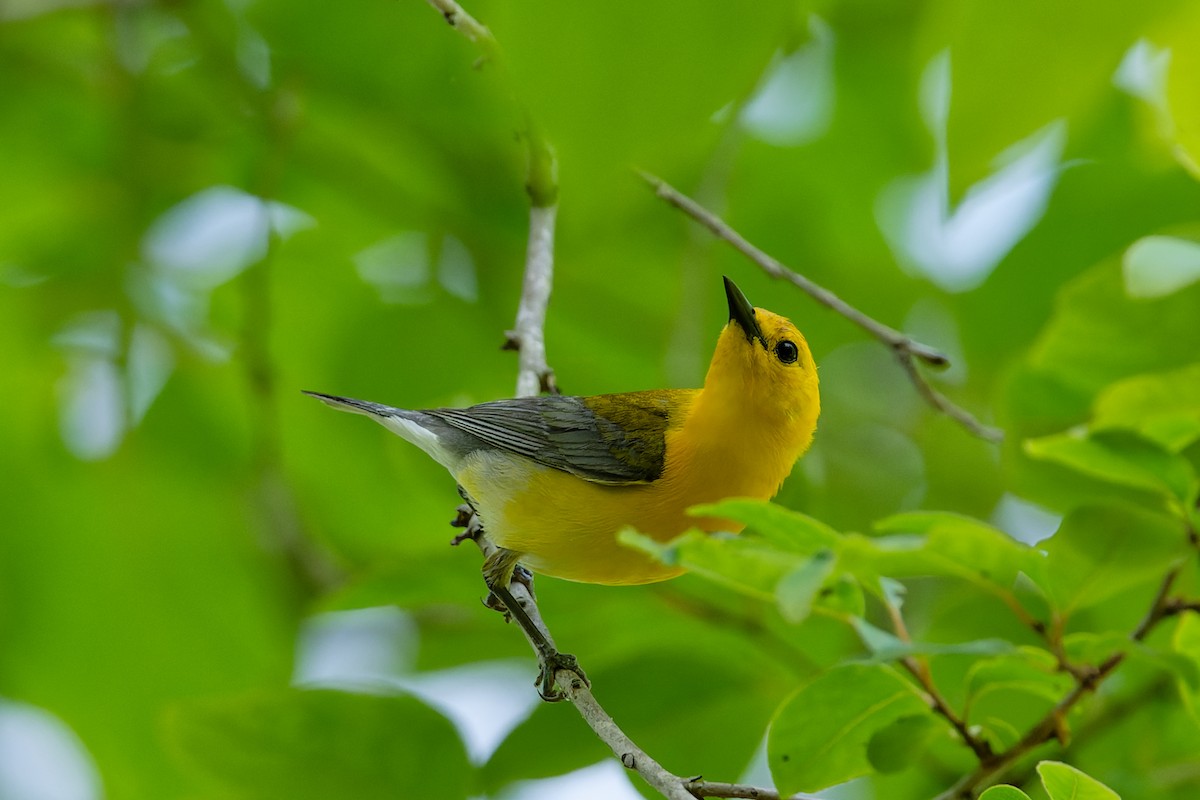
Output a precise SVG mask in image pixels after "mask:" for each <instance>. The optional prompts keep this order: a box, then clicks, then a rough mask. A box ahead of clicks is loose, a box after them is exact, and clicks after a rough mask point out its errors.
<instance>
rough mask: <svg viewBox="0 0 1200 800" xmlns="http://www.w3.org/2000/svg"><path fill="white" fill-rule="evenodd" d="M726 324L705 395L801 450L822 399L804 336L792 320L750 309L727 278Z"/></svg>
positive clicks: (810, 434) (812, 428)
mask: <svg viewBox="0 0 1200 800" xmlns="http://www.w3.org/2000/svg"><path fill="white" fill-rule="evenodd" d="M725 296H726V299H727V300H728V301H729V323H728V324H727V325H726V326H725V329H724V330H723V331H721V337H720V339H719V340H718V341H717V349H716V352H715V353H714V354H713V359H712V364H711V365H710V366H709V368H708V376H707V377H706V378H705V380H704V391H705V394H710V393H711V394H713V395H716V396H719V397H720V398H722V401H721V402H722V403H723V404H724V405H727V406H731V407H737V408H739V409H740V410H739V411H738V412H737V413H738V414H740V415H743V417H744V418H745V419H746V423H747V424H754V422H755V421H761V423H762V424H766V425H770V426H776V427H777V428H778V430H776V431H775V432H776V434H777V435H779V436H780V437H782V438H783V439H785V440H787V441H788V442H789V443H796V446H798V447H799V448H800V449H801V450H802V449H803V448H805V447H807V446H808V443H809V441H810V440H811V439H812V434H813V430H814V429H815V428H816V424H817V416H818V415H819V414H820V410H821V401H820V394H819V392H818V389H817V366H816V363H814V361H813V357H812V352H811V351H809V349H808V342H806V341H805V340H804V335H803V334H801V333H800V331H799V330H798V329H797V328H796V326H795V325H793V324H792V322H791V320H789V319H787V318H785V317H781V316H779V315H778V314H773V313H771V312H770V311H767V310H765V309H762V308H754V307H753V306H751V305H750V303H749V301H747V300H746V296H745V295H744V294H742V291H741V290H740V289H738V287H737V286H736V285H735V284H734V282H733V281H731V280H729V278H726V279H725Z"/></svg>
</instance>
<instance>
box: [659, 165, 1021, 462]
mask: <svg viewBox="0 0 1200 800" xmlns="http://www.w3.org/2000/svg"><path fill="white" fill-rule="evenodd" d="M638 175H639V176H640V177H641V178H642V180H644V181H645V182H646V183H647V184H649V186H650V187H651V188H652V189H654V193H655V194H656V195H658V196H659V197H660V198H662V199H663V200H666V201H667V202H668V203H670V204H671V205H673V206H675V207H676V208H678V209H679V210H680V211H682V212H683V213H685V214H687V215H688V216H689V217H691V218H692V219H694V220H695V221H696V222H699V223H700V224H701V225H703V226H704V227H706V228H708V229H709V230H710V231H712V232H713V234H714V235H715V236H717V237H718V238H720V239H723V240H724V241H726V242H728V243H729V244H730V245H731V246H732V247H733V248H734V249H735V250H737V251H738V252H739V253H741V254H742V255H744V256H746V258H748V259H750V260H751V261H753V262H754V263H755V264H757V265H758V266H759V267H760V268H761V269H762V270H763V272H765V273H767V275H769V276H771V277H772V278H775V279H777V280H785V281H788V282H789V283H791V284H793V285H795V286H797V287H798V288H799V289H801V290H802V291H804V292H805V293H807V294H808V295H809V296H810V297H812V298H813V299H814V300H816V301H817V302H818V303H820V304H821V305H823V306H825V307H826V308H829V309H831V310H832V311H834V312H836V313H838V314H840V315H842V316H843V317H845V318H846V319H848V320H850V321H851V322H853V323H854V324H855V325H858V326H859V327H860V328H862V329H863V330H865V331H866V332H867V333H869V334H871V335H872V336H874V337H875V338H876V339H878V340H879V341H881V342H883V343H884V344H885V345H887V346H888V347H890V348H892V351H893V352H894V353H895V354H896V357H897V358H898V359H899V360H900V364H901V366H903V367H904V371H905V372H906V373H907V374H908V376H909V378H910V379H911V380H912V382H913V385H914V386H915V387H916V389H917V391H918V392H919V393H920V395H921V396H922V397H923V398H924V399H925V401H926V402H928V403H929V404H930V405H931V406H932V407H933V408H934V409H936V410H937V411H939V412H941V413H943V414H945V415H947V416H949V417H950V418H951V419H953V420H954V421H956V422H958V423H959V424H960V425H962V426H963V427H965V428H966V429H967V430H969V431H970V432H971V433H973V434H975V435H976V436H978V437H980V438H982V439H986V440H988V441H992V442H998V441H1000V440H1001V439H1003V438H1004V432H1003V431H1001V430H1000V429H999V428H994V427H991V426H989V425H985V424H983V423H982V422H980V421H979V420H977V419H975V417H973V416H972V415H971V414H970V412H968V411H966V410H965V409H963V408H960V407H959V406H956V405H955V404H954V403H952V402H950V400H949V399H948V398H947V397H946V396H945V395H943V394H942V393H940V392H939V391H937V390H936V389H934V388H933V386H931V385H930V384H929V382H928V381H927V380H925V376H924V375H922V374H921V373H920V371H919V370H918V369H917V367H916V361H918V360H919V361H922V362H924V363H925V364H927V365H929V366H931V367H939V368H940V367H945V366H947V365H948V364H949V363H950V362H949V360H948V359H947V358H946V356H945V355H944V354H942V353H940V352H938V351H937V350H935V349H933V348H932V347H929V346H928V345H924V344H921V343H920V342H918V341H916V340H914V339H912V338H910V337H909V336H906V335H905V334H903V333H901V332H900V331H898V330H896V329H895V328H891V327H888V326H887V325H884V324H883V323H882V322H879V321H877V320H875V319H873V318H871V317H869V316H867V315H866V314H864V313H863V312H861V311H859V310H858V309H857V308H854V307H853V306H851V305H850V304H849V303H847V302H846V301H845V300H842V299H841V298H840V297H838V296H837V295H835V294H834V293H833V292H831V291H829V290H828V289H826V288H825V287H823V286H820V285H819V284H816V283H814V282H813V281H811V280H809V279H808V278H806V277H804V276H803V275H801V274H800V273H798V272H795V271H793V270H790V269H788V268H787V267H785V266H784V265H783V264H782V263H780V262H779V261H778V260H777V259H775V258H773V257H772V256H770V255H768V254H766V253H764V252H763V251H762V250H760V249H758V248H757V247H755V246H754V245H753V244H751V243H750V242H749V241H747V240H746V239H745V237H743V236H742V235H741V234H740V233H738V232H737V231H735V230H734V229H733V228H731V227H730V226H729V224H728V223H727V222H725V221H724V220H723V219H721V218H720V217H718V216H717V215H716V214H713V213H712V212H711V211H709V210H708V209H706V208H704V206H702V205H700V204H699V203H697V202H696V201H695V200H692V199H691V198H690V197H688V196H687V195H685V194H683V193H682V192H680V191H679V190H678V189H676V188H675V187H673V186H671V185H670V184H668V183H667V182H666V181H664V180H663V179H662V178H659V177H658V176H656V175H652V174H650V173H649V172H644V171H640V170H639V171H638Z"/></svg>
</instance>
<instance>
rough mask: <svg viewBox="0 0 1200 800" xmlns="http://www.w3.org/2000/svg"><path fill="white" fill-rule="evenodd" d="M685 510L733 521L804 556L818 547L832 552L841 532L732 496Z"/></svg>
mask: <svg viewBox="0 0 1200 800" xmlns="http://www.w3.org/2000/svg"><path fill="white" fill-rule="evenodd" d="M689 513H690V514H691V515H692V516H702V517H727V518H729V519H734V520H737V521H738V522H741V523H744V524H746V525H748V526H749V527H750V529H751V530H752V531H753V532H754V533H757V534H758V535H759V536H761V537H762V538H764V539H766V540H767V541H768V542H770V543H771V544H773V545H775V546H776V547H779V548H782V549H784V550H791V551H795V552H798V553H803V554H806V555H811V554H814V553H816V552H818V551H820V550H833V551H836V550H837V548H838V545H839V544H840V543H841V541H842V536H841V534H839V533H838V532H837V531H835V530H834V529H833V528H831V527H829V526H828V525H826V524H825V523H824V522H821V521H820V520H818V519H814V518H813V517H810V516H808V515H807V514H801V513H800V512H798V511H792V510H791V509H790V508H785V507H783V506H781V505H779V504H778V503H772V502H769V501H766V500H751V499H747V498H736V497H735V498H731V499H729V500H722V501H721V502H720V503H711V504H708V505H702V506H695V507H693V508H691V509H690V510H689Z"/></svg>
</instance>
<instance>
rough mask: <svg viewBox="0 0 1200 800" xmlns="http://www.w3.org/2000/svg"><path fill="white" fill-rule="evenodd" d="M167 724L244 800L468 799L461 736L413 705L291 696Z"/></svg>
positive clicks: (186, 710) (392, 699) (176, 712)
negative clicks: (400, 794)
mask: <svg viewBox="0 0 1200 800" xmlns="http://www.w3.org/2000/svg"><path fill="white" fill-rule="evenodd" d="M168 723H169V727H168V732H169V736H170V740H171V742H172V743H173V745H174V747H175V749H176V750H177V751H178V752H179V753H180V755H181V756H182V758H183V759H184V760H185V761H186V762H188V763H190V764H192V765H194V766H195V767H197V768H198V769H199V770H200V771H202V772H204V773H206V774H207V775H209V776H210V777H211V778H214V779H215V780H216V781H217V783H219V784H220V785H222V786H223V787H225V788H226V789H227V790H228V791H229V793H230V794H232V795H234V796H236V797H243V798H258V797H261V798H270V797H294V798H313V799H314V800H317V798H329V797H356V798H394V797H395V796H396V792H397V789H398V787H404V786H420V787H421V791H422V792H427V793H429V794H431V795H436V796H438V797H446V798H454V797H463V798H465V797H466V796H467V791H468V784H469V782H470V776H471V768H470V765H469V764H468V762H467V756H466V752H465V751H464V749H463V745H462V742H461V741H460V740H459V738H458V734H457V733H456V732H455V730H454V727H453V726H452V725H451V724H450V723H449V722H448V721H447V720H446V719H445V718H444V717H443V716H441V715H440V714H438V713H437V712H436V711H434V710H433V709H431V708H429V707H428V706H426V705H425V704H424V703H422V702H421V701H419V700H417V699H416V698H414V697H408V696H386V697H384V696H373V695H359V694H349V693H346V692H335V691H315V690H314V691H302V690H292V691H283V692H274V693H266V694H256V695H250V696H246V697H238V698H225V699H217V700H203V701H194V702H187V703H181V704H180V705H179V706H177V707H176V708H174V709H173V713H172V714H171V716H170V718H169V720H168Z"/></svg>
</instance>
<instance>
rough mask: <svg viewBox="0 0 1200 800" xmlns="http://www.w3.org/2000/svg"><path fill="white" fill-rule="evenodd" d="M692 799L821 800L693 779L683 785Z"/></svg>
mask: <svg viewBox="0 0 1200 800" xmlns="http://www.w3.org/2000/svg"><path fill="white" fill-rule="evenodd" d="M684 788H686V789H687V790H688V791H689V792H691V793H692V796H693V797H734V798H749V799H750V800H821V798H819V797H817V796H816V795H811V794H789V795H788V796H787V797H783V796H782V795H781V794H779V792H777V791H775V790H774V789H762V788H760V787H758V786H746V785H745V784H742V783H721V782H720V781H706V780H704V779H703V778H693V779H692V780H690V781H687V782H686V783H685V784H684Z"/></svg>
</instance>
